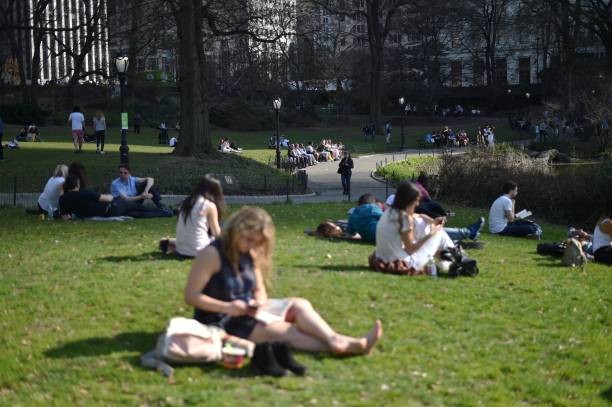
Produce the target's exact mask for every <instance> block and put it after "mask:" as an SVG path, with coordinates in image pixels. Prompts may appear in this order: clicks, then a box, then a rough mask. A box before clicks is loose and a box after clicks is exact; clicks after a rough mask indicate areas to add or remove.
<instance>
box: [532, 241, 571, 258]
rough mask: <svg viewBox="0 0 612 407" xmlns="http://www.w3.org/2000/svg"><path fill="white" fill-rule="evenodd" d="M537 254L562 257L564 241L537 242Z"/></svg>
mask: <svg viewBox="0 0 612 407" xmlns="http://www.w3.org/2000/svg"><path fill="white" fill-rule="evenodd" d="M536 251H537V252H538V254H541V255H544V256H555V257H563V253H564V252H565V242H561V243H539V244H538V247H537V249H536Z"/></svg>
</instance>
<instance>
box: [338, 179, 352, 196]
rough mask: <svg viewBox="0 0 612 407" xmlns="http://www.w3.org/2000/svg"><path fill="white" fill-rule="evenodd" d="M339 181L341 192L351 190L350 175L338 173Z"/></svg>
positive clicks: (346, 192)
mask: <svg viewBox="0 0 612 407" xmlns="http://www.w3.org/2000/svg"><path fill="white" fill-rule="evenodd" d="M340 181H342V191H343V193H345V194H348V193H349V192H350V190H351V176H350V175H340Z"/></svg>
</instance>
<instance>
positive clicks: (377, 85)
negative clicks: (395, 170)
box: [310, 0, 411, 131]
mask: <svg viewBox="0 0 612 407" xmlns="http://www.w3.org/2000/svg"><path fill="white" fill-rule="evenodd" d="M310 1H312V2H313V4H315V5H316V6H318V7H320V8H321V9H323V10H326V11H327V12H329V13H330V14H334V15H339V16H345V17H347V18H354V19H355V20H359V19H361V20H365V21H366V27H367V31H366V32H367V43H368V50H369V56H370V58H369V62H370V92H369V98H370V120H371V121H372V122H373V123H374V124H375V125H376V128H377V130H378V131H380V129H381V124H382V110H381V100H382V83H381V79H382V72H383V66H384V63H383V61H384V56H385V41H386V40H387V37H388V35H389V33H390V32H391V30H392V28H393V26H394V19H395V18H396V17H397V15H398V14H399V12H400V11H401V10H402V9H403V7H404V6H405V5H407V4H409V3H410V2H411V0H364V1H362V2H359V1H344V0H310ZM362 4H363V7H362Z"/></svg>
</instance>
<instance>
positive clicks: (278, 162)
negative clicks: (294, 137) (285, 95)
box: [272, 98, 282, 169]
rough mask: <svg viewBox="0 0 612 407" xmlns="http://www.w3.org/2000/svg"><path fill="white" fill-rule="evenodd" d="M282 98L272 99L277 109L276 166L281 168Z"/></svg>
mask: <svg viewBox="0 0 612 407" xmlns="http://www.w3.org/2000/svg"><path fill="white" fill-rule="evenodd" d="M281 105H282V102H281V99H280V98H276V99H274V100H273V101H272V106H274V110H275V111H276V168H277V169H280V167H281V153H280V134H279V127H280V123H279V115H280V109H281Z"/></svg>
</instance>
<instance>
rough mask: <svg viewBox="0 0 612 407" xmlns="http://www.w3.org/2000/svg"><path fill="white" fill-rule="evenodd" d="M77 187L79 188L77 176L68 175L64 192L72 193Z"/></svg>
mask: <svg viewBox="0 0 612 407" xmlns="http://www.w3.org/2000/svg"><path fill="white" fill-rule="evenodd" d="M77 186H79V177H77V176H76V175H68V176H67V177H66V181H65V182H64V186H63V188H64V192H68V191H71V190H73V189H75V188H76V187H77Z"/></svg>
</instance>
